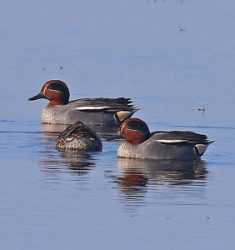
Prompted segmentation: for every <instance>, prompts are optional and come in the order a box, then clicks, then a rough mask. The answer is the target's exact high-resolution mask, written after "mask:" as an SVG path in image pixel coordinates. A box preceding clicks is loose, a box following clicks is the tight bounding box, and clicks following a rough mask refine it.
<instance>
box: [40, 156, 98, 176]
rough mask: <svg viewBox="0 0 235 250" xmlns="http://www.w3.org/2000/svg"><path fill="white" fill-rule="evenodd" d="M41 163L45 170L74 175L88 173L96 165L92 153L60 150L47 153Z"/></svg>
mask: <svg viewBox="0 0 235 250" xmlns="http://www.w3.org/2000/svg"><path fill="white" fill-rule="evenodd" d="M40 165H41V166H42V167H43V170H44V171H45V172H47V173H48V172H50V174H52V173H58V172H60V173H64V172H66V173H68V172H69V173H72V174H73V175H74V174H76V175H79V176H83V175H87V174H88V173H89V172H90V170H91V169H92V168H94V167H95V162H94V160H93V158H92V155H91V154H89V153H85V152H84V153H77V152H59V153H54V154H53V153H51V152H48V153H45V154H44V159H43V160H41V161H40Z"/></svg>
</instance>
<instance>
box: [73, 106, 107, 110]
mask: <svg viewBox="0 0 235 250" xmlns="http://www.w3.org/2000/svg"><path fill="white" fill-rule="evenodd" d="M108 108H110V107H109V106H99V107H94V106H83V107H76V108H75V109H77V110H103V109H108Z"/></svg>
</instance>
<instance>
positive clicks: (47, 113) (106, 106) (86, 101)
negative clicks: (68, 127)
mask: <svg viewBox="0 0 235 250" xmlns="http://www.w3.org/2000/svg"><path fill="white" fill-rule="evenodd" d="M69 96H70V93H69V89H68V87H67V85H66V84H65V83H64V82H63V81H60V80H50V81H47V82H46V83H44V85H43V86H42V89H41V91H40V93H39V94H38V95H36V96H33V97H31V98H29V99H28V100H29V101H34V100H37V99H41V98H45V99H48V100H49V103H48V105H47V106H46V107H45V108H44V109H43V111H42V123H47V124H74V123H75V122H77V121H82V122H84V123H85V124H87V125H100V126H118V125H119V124H120V122H122V121H123V120H125V119H126V118H129V117H131V116H132V114H133V113H135V112H136V111H137V108H136V107H135V106H134V105H133V104H132V101H131V99H130V98H124V97H120V98H83V99H78V100H74V101H69Z"/></svg>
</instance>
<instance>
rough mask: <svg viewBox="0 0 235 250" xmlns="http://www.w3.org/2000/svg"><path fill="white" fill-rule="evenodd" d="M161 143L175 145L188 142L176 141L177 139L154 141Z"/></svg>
mask: <svg viewBox="0 0 235 250" xmlns="http://www.w3.org/2000/svg"><path fill="white" fill-rule="evenodd" d="M156 141H158V142H161V143H166V144H175V143H182V142H188V141H187V140H179V139H178V140H177V139H172V140H170V139H162V140H156Z"/></svg>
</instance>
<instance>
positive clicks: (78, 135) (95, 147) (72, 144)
mask: <svg viewBox="0 0 235 250" xmlns="http://www.w3.org/2000/svg"><path fill="white" fill-rule="evenodd" d="M56 148H57V149H58V150H60V151H80V150H84V151H101V150H102V143H101V140H100V138H99V136H98V135H97V134H96V133H95V132H94V131H93V130H91V129H90V128H89V127H87V126H86V125H84V123H82V122H80V121H79V122H76V123H75V124H73V125H70V126H68V128H66V129H65V130H64V131H63V132H62V133H61V134H60V135H59V137H58V140H57V144H56Z"/></svg>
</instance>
